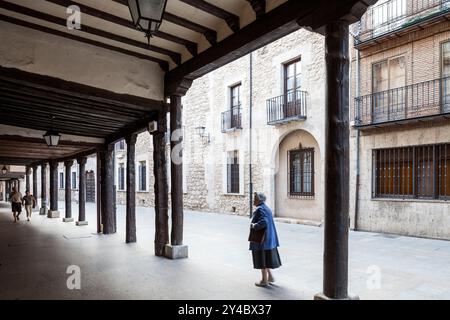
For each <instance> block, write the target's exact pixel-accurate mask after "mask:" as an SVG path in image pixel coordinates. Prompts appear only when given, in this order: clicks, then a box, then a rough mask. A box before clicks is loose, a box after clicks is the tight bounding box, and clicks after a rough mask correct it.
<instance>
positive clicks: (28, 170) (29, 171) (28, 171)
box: [25, 166, 31, 175]
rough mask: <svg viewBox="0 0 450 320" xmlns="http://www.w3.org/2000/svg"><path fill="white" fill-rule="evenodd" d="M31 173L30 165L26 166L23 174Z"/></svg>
mask: <svg viewBox="0 0 450 320" xmlns="http://www.w3.org/2000/svg"><path fill="white" fill-rule="evenodd" d="M30 173H31V167H30V166H26V167H25V174H26V175H29V174H30Z"/></svg>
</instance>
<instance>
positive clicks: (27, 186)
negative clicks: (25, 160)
mask: <svg viewBox="0 0 450 320" xmlns="http://www.w3.org/2000/svg"><path fill="white" fill-rule="evenodd" d="M30 174H31V168H30V167H26V168H25V179H26V180H25V191H26V190H28V191H30V189H31V181H30V178H31V177H30Z"/></svg>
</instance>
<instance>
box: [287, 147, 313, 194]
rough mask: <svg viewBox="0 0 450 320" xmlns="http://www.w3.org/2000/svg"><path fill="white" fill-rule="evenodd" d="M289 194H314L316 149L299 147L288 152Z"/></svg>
mask: <svg viewBox="0 0 450 320" xmlns="http://www.w3.org/2000/svg"><path fill="white" fill-rule="evenodd" d="M288 159H289V196H291V197H313V196H314V149H313V148H308V149H297V150H290V151H289V152H288Z"/></svg>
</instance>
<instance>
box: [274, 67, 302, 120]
mask: <svg viewBox="0 0 450 320" xmlns="http://www.w3.org/2000/svg"><path fill="white" fill-rule="evenodd" d="M301 78H302V66H301V59H300V58H298V59H296V60H293V61H291V62H288V63H286V64H284V65H283V95H281V96H278V97H274V98H271V99H269V100H267V123H268V124H269V125H274V124H275V125H276V124H283V123H286V122H289V121H293V120H304V119H306V92H305V91H302V90H301V87H302V83H301Z"/></svg>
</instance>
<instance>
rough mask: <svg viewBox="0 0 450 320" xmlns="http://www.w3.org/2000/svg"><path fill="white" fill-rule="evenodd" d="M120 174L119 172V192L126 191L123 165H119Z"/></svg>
mask: <svg viewBox="0 0 450 320" xmlns="http://www.w3.org/2000/svg"><path fill="white" fill-rule="evenodd" d="M118 170H119V172H118V179H119V190H120V191H124V190H125V165H124V164H123V163H119V169H118Z"/></svg>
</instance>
